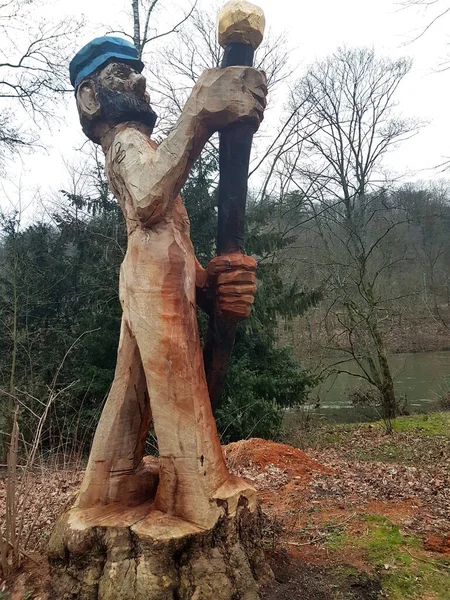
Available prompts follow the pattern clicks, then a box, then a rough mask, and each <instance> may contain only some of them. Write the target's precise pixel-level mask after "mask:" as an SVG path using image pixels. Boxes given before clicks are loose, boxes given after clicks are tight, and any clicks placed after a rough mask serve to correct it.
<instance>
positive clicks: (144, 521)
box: [50, 2, 267, 600]
mask: <svg viewBox="0 0 450 600" xmlns="http://www.w3.org/2000/svg"><path fill="white" fill-rule="evenodd" d="M230 4H231V7H230V10H225V13H224V15H225V16H224V17H223V19H228V22H227V30H228V31H229V32H230V35H233V33H232V32H233V25H232V22H230V14H231V13H233V11H234V13H233V14H235V13H236V11H235V6H236V3H235V2H234V3H230ZM237 4H239V5H240V6H243V7H244V10H246V11H247V13H249V11H250V12H252V11H253V10H254V7H252V5H249V4H248V3H237ZM249 16H250V15H249ZM241 17H242V15H241ZM241 17H240V18H239V20H238V21H236V23H239V24H242V18H241ZM223 19H222V20H223ZM231 20H232V19H231ZM244 20H245V19H244ZM247 21H248V23H250V25H248V27H246V28H244V29H245V31H247V33H248V32H251V36H250V37H251V38H252V39H253V37H254V36H255V35H257V34H258V33H257V31H256V30H255V29H258V27H260V22H259V21H258V20H257V19H256V20H255V21H254V24H253V25H251V23H253V21H251V19H248V20H247ZM258 23H259V25H258ZM245 31H244V33H243V34H242V35H243V36H244V38H245V35H247V34H246V33H245ZM258 31H259V29H258ZM223 35H225V34H223ZM259 35H260V36H262V32H261V31H259ZM244 38H242V39H244ZM241 43H245V42H241ZM142 68H143V65H142V63H141V62H140V61H139V60H138V59H137V53H136V50H135V49H134V47H133V46H132V45H131V44H129V43H128V42H126V41H124V40H121V39H120V38H111V37H105V38H97V39H96V40H94V41H93V42H91V43H90V44H88V45H87V46H85V47H84V48H83V49H82V50H81V51H80V52H79V53H78V54H77V56H76V57H75V59H74V60H73V61H72V64H71V78H72V83H73V84H74V86H75V90H76V100H77V107H78V112H79V116H80V121H81V124H82V127H83V131H84V132H85V133H86V135H87V136H88V137H89V138H90V139H91V140H93V141H94V142H95V143H98V144H101V146H102V149H103V151H104V153H105V159H106V172H107V178H108V182H109V186H110V189H111V191H112V192H113V193H114V195H115V197H116V198H117V200H118V202H119V203H120V206H121V208H122V210H123V213H124V216H125V220H126V225H127V232H128V248H127V252H126V256H125V258H124V261H123V263H122V266H121V271H120V283H119V291H120V302H121V305H122V309H123V318H122V327H121V333H120V341H119V349H118V357H117V366H116V373H115V378H114V382H113V385H112V388H111V391H110V394H109V396H108V399H107V402H106V405H105V408H104V410H103V413H102V416H101V419H100V422H99V424H98V428H97V431H96V434H95V438H94V442H93V446H92V450H91V454H90V457H89V463H88V466H87V469H86V473H85V476H84V479H83V483H82V486H81V489H80V492H79V494H78V497H77V499H76V501H75V504H74V506H73V507H72V508H71V509H69V510H68V511H67V512H66V513H65V514H64V515H62V516H61V518H60V519H59V521H58V523H57V525H56V527H55V529H54V532H53V534H52V538H51V541H50V560H51V565H52V590H53V592H52V593H53V597H54V598H58V599H65V598H67V599H68V598H86V599H92V600H94V599H95V600H97V599H101V600H106V599H108V600H109V599H112V598H117V599H119V598H121V599H122V598H124V599H125V598H126V599H128V598H129V599H130V600H131V599H132V600H137V599H139V600H141V599H142V600H147V599H148V600H159V599H166V598H167V599H169V598H170V599H172V598H178V599H183V600H184V599H186V600H187V599H188V598H189V599H190V598H196V599H198V600H200V599H205V600H206V599H208V598H211V599H212V598H214V599H216V600H221V599H223V600H231V599H232V598H236V599H238V598H245V599H247V600H251V599H252V598H257V586H256V583H255V579H257V578H258V569H261V566H262V565H263V561H262V554H261V551H260V549H259V548H258V544H257V541H258V540H257V539H253V542H252V537H253V538H255V537H256V538H257V535H256V534H255V532H257V527H258V513H257V510H256V499H255V490H254V489H253V488H252V487H251V486H250V485H248V484H247V483H246V482H245V481H243V480H241V479H239V478H237V477H235V476H233V475H231V474H230V473H229V472H228V470H227V468H226V465H225V462H224V458H223V453H222V449H221V446H220V442H219V437H218V434H217V429H216V424H215V421H214V417H213V414H212V410H211V404H210V399H209V396H208V389H207V384H206V377H205V370H204V365H203V357H202V350H201V346H200V339H199V333H198V326H197V317H196V295H197V294H203V296H205V297H207V298H213V299H214V300H213V301H214V303H215V306H216V308H215V311H216V312H217V311H218V310H219V311H220V312H221V313H222V314H223V315H225V316H227V317H228V318H231V319H233V320H235V319H239V318H244V317H246V316H248V314H249V312H250V308H251V304H252V302H253V294H254V292H255V269H256V263H255V261H254V260H253V259H252V258H251V257H249V256H245V255H244V254H243V253H242V252H240V250H239V249H236V250H234V249H233V251H231V252H228V253H226V254H222V255H221V256H219V257H217V258H215V259H213V260H212V261H211V263H210V264H209V266H208V268H207V269H206V270H205V269H203V268H202V267H201V265H200V264H199V262H198V261H197V260H196V257H195V254H194V250H193V247H192V243H191V240H190V235H189V219H188V215H187V213H186V210H185V208H184V205H183V203H182V200H181V198H180V196H179V192H180V190H181V188H182V186H183V184H184V183H185V181H186V179H187V177H188V174H189V170H190V168H191V166H192V164H193V162H194V161H195V159H196V158H197V157H198V156H199V154H200V152H201V150H202V149H203V147H204V145H205V144H206V142H207V141H208V139H209V138H210V136H211V135H212V134H213V133H214V132H216V131H220V130H223V129H226V128H227V127H229V126H230V125H234V124H237V123H240V124H244V125H245V126H246V127H250V128H251V130H252V132H254V131H256V129H257V128H258V126H259V123H260V121H261V119H262V116H263V111H264V108H265V103H266V101H265V97H266V93H267V89H266V82H265V77H264V75H263V74H262V73H260V72H258V71H256V70H255V69H252V68H249V67H240V66H235V67H230V68H225V69H223V68H222V69H210V70H208V71H206V72H204V73H203V75H202V76H201V77H200V79H199V81H198V82H197V84H196V85H195V87H194V88H193V90H192V93H191V95H190V97H189V99H188V101H187V103H186V105H185V107H184V109H183V112H182V114H181V116H180V118H179V120H178V122H177V124H176V126H175V128H174V130H173V131H172V133H170V135H169V136H168V137H167V139H166V140H165V141H164V142H162V143H161V144H160V145H159V146H158V145H156V144H155V143H154V142H153V141H152V140H151V134H152V129H153V125H154V123H155V120H156V115H155V113H154V112H153V110H152V108H151V106H150V104H149V96H148V94H147V92H146V81H145V78H144V77H143V76H142V75H141V74H140V71H141V70H142ZM205 292H206V294H205ZM152 424H153V427H154V430H155V433H156V437H157V441H158V450H159V458H158V459H151V458H144V445H145V440H146V437H147V435H148V432H149V429H150V427H151V425H152Z"/></svg>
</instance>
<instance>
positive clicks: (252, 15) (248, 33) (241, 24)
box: [219, 0, 266, 50]
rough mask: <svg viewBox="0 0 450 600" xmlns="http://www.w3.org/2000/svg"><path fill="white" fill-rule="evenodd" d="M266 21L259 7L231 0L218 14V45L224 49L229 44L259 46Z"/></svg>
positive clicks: (241, 0) (240, 0)
mask: <svg viewBox="0 0 450 600" xmlns="http://www.w3.org/2000/svg"><path fill="white" fill-rule="evenodd" d="M265 25H266V19H265V17H264V13H263V11H262V9H261V8H259V6H255V5H254V4H251V2H247V1H246V0H231V2H228V3H227V4H225V6H224V7H223V8H222V10H221V11H220V13H219V44H220V45H221V46H222V48H225V46H227V45H228V44H231V43H240V44H251V45H252V46H253V49H254V50H256V48H257V47H258V46H259V45H260V44H261V42H262V39H263V34H264V28H265Z"/></svg>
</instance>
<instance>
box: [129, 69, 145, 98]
mask: <svg viewBox="0 0 450 600" xmlns="http://www.w3.org/2000/svg"><path fill="white" fill-rule="evenodd" d="M130 78H131V86H130V87H131V89H132V90H133V92H137V93H138V94H140V95H141V96H143V95H144V94H145V88H146V86H147V81H146V79H145V77H144V76H143V75H141V74H140V73H132V75H131V76H130Z"/></svg>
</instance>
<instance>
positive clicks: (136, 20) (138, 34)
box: [131, 0, 141, 58]
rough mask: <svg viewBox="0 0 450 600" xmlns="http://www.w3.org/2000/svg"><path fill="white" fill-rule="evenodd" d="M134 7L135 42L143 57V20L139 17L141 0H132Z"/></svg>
mask: <svg viewBox="0 0 450 600" xmlns="http://www.w3.org/2000/svg"><path fill="white" fill-rule="evenodd" d="M131 5H132V8H133V42H134V45H135V46H136V50H137V52H138V56H139V58H140V57H141V21H140V18H139V0H132V2H131Z"/></svg>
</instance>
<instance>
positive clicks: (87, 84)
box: [77, 79, 100, 117]
mask: <svg viewBox="0 0 450 600" xmlns="http://www.w3.org/2000/svg"><path fill="white" fill-rule="evenodd" d="M77 103H78V110H80V111H82V112H84V113H85V114H87V115H89V116H90V117H94V116H95V115H96V114H97V113H98V112H99V110H100V103H99V101H98V99H97V94H96V93H95V87H94V82H93V81H92V80H91V79H86V80H85V81H83V82H82V83H80V85H79V86H78V89H77Z"/></svg>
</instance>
